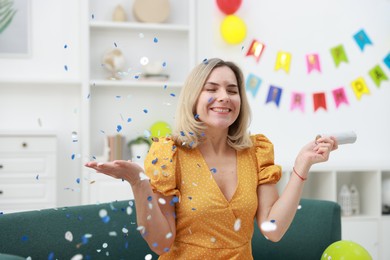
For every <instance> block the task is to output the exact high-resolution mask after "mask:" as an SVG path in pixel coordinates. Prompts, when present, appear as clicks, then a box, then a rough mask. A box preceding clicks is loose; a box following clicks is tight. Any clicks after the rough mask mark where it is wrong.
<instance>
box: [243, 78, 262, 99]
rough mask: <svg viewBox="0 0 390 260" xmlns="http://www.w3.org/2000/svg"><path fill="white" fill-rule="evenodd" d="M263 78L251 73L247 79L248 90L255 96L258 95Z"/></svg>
mask: <svg viewBox="0 0 390 260" xmlns="http://www.w3.org/2000/svg"><path fill="white" fill-rule="evenodd" d="M261 82H262V81H261V79H260V78H259V77H257V76H256V75H254V74H252V73H251V74H249V76H248V77H247V80H246V90H247V91H249V92H251V93H252V95H253V97H256V94H257V91H259V88H260V85H261Z"/></svg>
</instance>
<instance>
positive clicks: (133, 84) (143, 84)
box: [89, 80, 184, 88]
mask: <svg viewBox="0 0 390 260" xmlns="http://www.w3.org/2000/svg"><path fill="white" fill-rule="evenodd" d="M89 84H90V85H91V87H92V88H96V87H123V88H164V86H167V88H180V87H182V86H183V84H184V83H183V82H178V81H146V80H143V81H142V80H139V81H128V80H127V81H126V80H91V81H90V83H89Z"/></svg>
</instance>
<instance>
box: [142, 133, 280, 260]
mask: <svg viewBox="0 0 390 260" xmlns="http://www.w3.org/2000/svg"><path fill="white" fill-rule="evenodd" d="M252 142H253V147H252V148H248V149H245V150H243V151H237V177H238V183H237V188H236V191H235V193H234V195H233V197H232V198H231V200H230V201H227V199H226V197H225V196H224V195H223V193H222V192H221V190H220V189H219V187H218V185H217V183H216V182H215V180H214V178H213V176H212V174H218V171H217V172H216V173H214V172H213V171H211V170H210V168H209V167H208V166H207V164H206V161H205V160H204V158H203V156H202V154H201V152H200V151H199V150H198V149H197V148H195V149H188V148H184V147H178V146H175V144H174V142H173V141H172V140H170V139H168V138H160V140H159V142H153V144H152V146H151V148H150V151H149V153H148V156H147V157H146V159H145V170H146V174H147V175H148V176H149V178H150V179H151V180H150V183H151V186H152V188H153V190H154V191H155V192H160V193H162V194H163V195H166V196H172V195H174V196H177V197H178V198H179V202H178V203H176V204H175V208H176V238H175V241H174V243H173V245H172V247H171V248H170V250H169V252H167V253H164V254H162V255H161V256H160V258H159V259H164V260H165V259H203V260H205V259H253V257H252V248H251V238H252V235H253V229H254V218H255V214H256V210H257V203H258V198H257V186H258V185H261V184H264V183H276V182H277V181H278V180H279V179H280V177H281V168H280V167H279V166H277V165H274V151H273V145H272V143H271V142H270V141H269V140H268V139H267V138H266V137H265V136H264V135H254V136H252Z"/></svg>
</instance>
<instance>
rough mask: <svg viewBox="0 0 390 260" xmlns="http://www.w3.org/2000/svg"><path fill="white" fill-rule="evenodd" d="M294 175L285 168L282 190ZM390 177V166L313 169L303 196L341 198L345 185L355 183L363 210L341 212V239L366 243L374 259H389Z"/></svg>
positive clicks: (281, 181) (365, 245) (334, 199)
mask: <svg viewBox="0 0 390 260" xmlns="http://www.w3.org/2000/svg"><path fill="white" fill-rule="evenodd" d="M290 175H291V171H285V172H283V176H282V179H281V180H280V182H279V183H278V185H277V187H278V190H279V192H282V190H283V188H284V186H285V185H286V184H287V182H288V180H289V178H290ZM387 178H390V171H389V170H368V169H351V170H346V169H343V170H326V169H321V170H313V171H311V172H310V173H309V178H308V180H307V181H306V183H305V186H304V189H303V193H302V197H303V198H309V199H320V200H330V201H337V202H339V197H338V196H339V192H340V189H341V187H342V186H343V185H348V186H350V185H352V184H354V185H355V186H356V187H357V190H358V192H359V199H360V213H359V214H357V215H352V216H342V239H344V240H352V241H355V242H357V243H359V244H361V245H362V246H364V247H365V248H366V249H367V250H368V251H369V252H370V254H371V256H372V257H373V259H388V256H389V255H390V250H389V249H388V248H387V247H386V245H388V243H389V242H390V234H389V233H388V230H390V215H383V214H382V196H381V195H382V186H381V183H382V182H383V180H384V179H387Z"/></svg>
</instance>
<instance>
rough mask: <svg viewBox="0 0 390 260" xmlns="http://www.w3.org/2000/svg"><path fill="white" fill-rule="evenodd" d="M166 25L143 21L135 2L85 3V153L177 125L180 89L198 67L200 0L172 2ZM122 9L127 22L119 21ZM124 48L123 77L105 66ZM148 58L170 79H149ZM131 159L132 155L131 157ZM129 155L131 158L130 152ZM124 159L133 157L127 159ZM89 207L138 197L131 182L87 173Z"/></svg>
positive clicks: (96, 152) (85, 197) (85, 198)
mask: <svg viewBox="0 0 390 260" xmlns="http://www.w3.org/2000/svg"><path fill="white" fill-rule="evenodd" d="M169 2H170V15H169V18H168V19H167V21H165V22H164V23H141V22H138V21H137V20H136V19H135V18H134V16H133V10H132V6H133V3H134V1H133V0H129V1H124V0H123V1H121V0H116V1H106V0H90V1H88V4H84V9H85V10H84V11H85V12H88V15H86V16H87V17H89V18H88V21H85V26H86V27H87V28H88V29H87V30H85V32H86V35H88V37H86V38H87V39H85V41H84V42H85V46H84V49H85V50H86V52H87V53H86V54H85V58H86V60H85V61H84V62H83V63H84V64H85V67H86V71H87V73H86V74H88V76H87V77H85V79H84V83H83V91H82V92H83V95H84V99H83V101H82V102H83V111H86V112H84V114H83V118H85V120H84V121H85V122H84V127H83V137H84V141H83V150H84V151H85V152H84V154H88V157H89V159H93V158H99V157H100V156H101V155H102V154H103V150H104V139H105V138H106V137H107V135H115V134H118V133H119V134H121V135H123V136H124V137H125V138H126V143H127V142H128V141H130V140H131V139H133V138H136V137H138V136H142V135H144V133H145V130H148V129H149V128H150V126H151V125H152V124H153V123H155V122H157V121H165V122H167V123H168V124H170V125H173V122H174V115H175V110H176V104H177V99H178V95H179V92H180V88H181V87H182V85H183V84H184V80H185V78H186V76H187V75H188V73H189V71H190V69H191V68H192V67H193V66H194V57H195V51H194V35H195V30H194V26H195V23H194V17H195V16H194V12H195V8H194V1H193V0H185V1H182V0H171V1H169ZM118 5H121V6H122V7H123V10H124V11H125V13H126V16H127V21H124V22H114V21H112V14H113V12H114V9H115V8H116V7H117V6H118ZM112 49H118V50H120V51H121V52H122V54H123V57H124V60H125V62H124V64H125V65H124V68H123V69H122V70H121V71H120V72H119V73H117V74H116V75H117V79H113V78H112V76H111V74H110V73H109V72H108V71H107V70H106V69H105V67H104V66H102V60H103V56H104V54H105V53H106V52H107V51H110V50H112ZM145 60H148V61H149V64H151V63H154V62H155V63H156V64H158V66H160V69H161V70H162V73H163V74H168V75H169V78H168V79H164V80H161V79H158V78H154V79H150V78H149V79H145V78H144V77H143V75H144V74H145ZM125 156H126V155H125ZM127 156H129V154H127ZM123 159H131V158H129V157H125V158H123ZM83 179H84V180H87V181H84V183H83V184H84V185H83V203H96V202H105V201H112V200H115V199H117V200H119V199H129V198H132V194H131V189H130V186H129V185H128V183H123V182H121V181H120V180H119V181H118V180H113V179H112V178H106V177H103V176H101V174H96V173H95V172H94V171H91V170H88V169H84V172H83Z"/></svg>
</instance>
